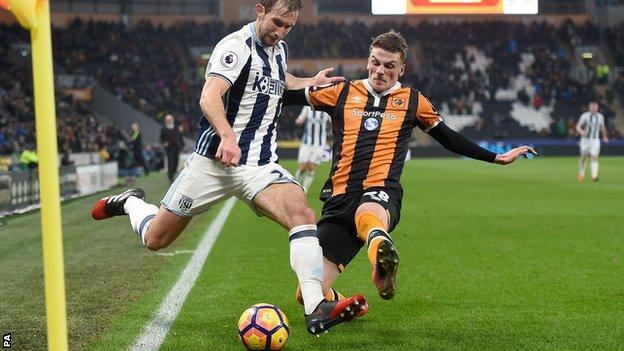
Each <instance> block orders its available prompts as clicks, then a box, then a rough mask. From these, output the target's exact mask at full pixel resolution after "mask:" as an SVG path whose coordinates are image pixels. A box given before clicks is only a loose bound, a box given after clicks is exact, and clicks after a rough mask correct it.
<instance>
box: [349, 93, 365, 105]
mask: <svg viewBox="0 0 624 351" xmlns="http://www.w3.org/2000/svg"><path fill="white" fill-rule="evenodd" d="M351 101H352V102H353V103H356V104H359V103H361V102H362V101H364V98H363V97H361V96H359V95H356V96H354V97H352V98H351Z"/></svg>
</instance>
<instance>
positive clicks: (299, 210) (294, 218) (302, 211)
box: [286, 203, 316, 228]
mask: <svg viewBox="0 0 624 351" xmlns="http://www.w3.org/2000/svg"><path fill="white" fill-rule="evenodd" d="M287 222H288V223H286V226H287V227H289V228H294V227H296V226H299V225H303V224H315V223H316V214H315V213H314V210H312V209H311V208H310V207H308V206H307V205H306V204H305V203H301V204H298V205H296V206H292V207H291V208H290V213H289V214H288V217H287Z"/></svg>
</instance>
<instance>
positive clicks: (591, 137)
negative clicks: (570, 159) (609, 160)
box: [576, 101, 609, 182]
mask: <svg viewBox="0 0 624 351" xmlns="http://www.w3.org/2000/svg"><path fill="white" fill-rule="evenodd" d="M576 132H577V133H579V135H580V136H581V142H580V151H581V158H580V160H579V173H578V181H579V182H582V181H584V180H585V168H586V166H587V160H588V159H590V160H591V166H590V168H591V177H592V180H593V181H598V155H599V154H600V134H601V133H602V140H603V141H604V142H605V143H608V142H609V138H608V137H607V129H606V128H605V122H604V116H603V115H602V113H600V112H598V103H597V102H595V101H592V102H590V103H589V111H587V112H585V113H583V114H582V115H581V117H580V118H579V120H578V123H576Z"/></svg>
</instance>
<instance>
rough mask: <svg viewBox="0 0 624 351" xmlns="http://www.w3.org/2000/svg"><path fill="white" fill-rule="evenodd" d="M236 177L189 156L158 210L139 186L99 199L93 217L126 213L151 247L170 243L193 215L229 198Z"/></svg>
mask: <svg viewBox="0 0 624 351" xmlns="http://www.w3.org/2000/svg"><path fill="white" fill-rule="evenodd" d="M235 187H236V184H235V180H234V178H233V177H231V176H230V175H229V174H228V173H227V172H224V171H223V170H222V169H221V168H220V165H218V164H216V162H215V161H213V160H209V159H207V158H206V157H203V156H199V155H192V156H191V157H189V159H188V160H187V163H186V165H185V168H184V170H182V172H180V174H179V175H178V177H177V178H176V180H175V182H174V183H173V184H171V186H170V188H169V190H168V191H167V194H166V195H165V197H164V199H163V200H162V202H161V204H162V205H161V207H160V209H159V208H158V207H157V206H155V205H153V204H149V203H147V202H145V201H144V200H143V199H144V197H145V193H144V192H143V190H142V189H129V190H126V191H125V192H123V193H121V194H119V195H115V196H109V197H105V198H102V199H100V200H99V201H98V202H96V204H95V205H94V206H93V209H92V211H91V214H92V216H93V218H94V219H105V218H110V217H112V216H119V215H128V217H129V219H130V225H131V226H132V229H133V230H134V232H135V233H136V234H137V235H138V236H139V237H140V238H141V242H142V243H143V244H144V245H145V246H146V247H147V248H149V249H150V250H159V249H162V248H165V247H167V246H169V244H171V243H172V242H173V241H174V240H175V239H176V238H177V237H178V236H179V235H180V233H182V231H184V229H185V228H186V226H187V224H188V223H189V221H190V220H191V218H192V216H194V215H196V214H199V213H201V212H204V211H207V210H208V209H210V208H211V207H212V206H213V205H214V204H216V203H218V202H220V201H221V200H223V199H225V198H229V197H231V193H232V192H233V189H234V188H235Z"/></svg>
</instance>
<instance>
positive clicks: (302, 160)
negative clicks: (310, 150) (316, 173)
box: [295, 144, 307, 184]
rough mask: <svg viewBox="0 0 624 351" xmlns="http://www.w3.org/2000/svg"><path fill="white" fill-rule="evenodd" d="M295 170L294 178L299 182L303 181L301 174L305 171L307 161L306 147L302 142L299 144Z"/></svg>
mask: <svg viewBox="0 0 624 351" xmlns="http://www.w3.org/2000/svg"><path fill="white" fill-rule="evenodd" d="M297 163H298V165H299V166H298V167H297V171H295V180H296V181H297V182H298V183H299V184H301V183H302V182H303V176H304V174H305V172H306V163H307V147H306V145H304V144H301V145H300V146H299V152H298V153H297Z"/></svg>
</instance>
